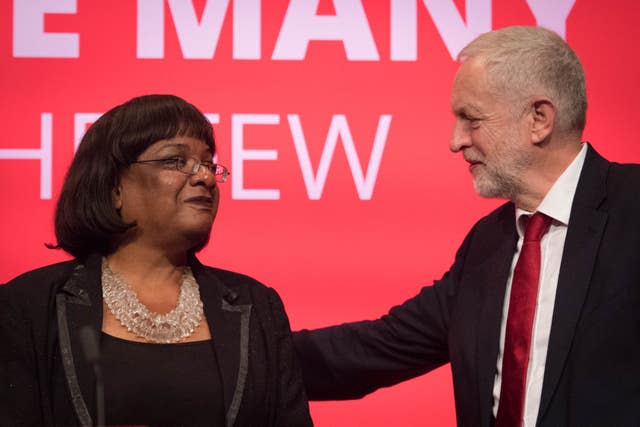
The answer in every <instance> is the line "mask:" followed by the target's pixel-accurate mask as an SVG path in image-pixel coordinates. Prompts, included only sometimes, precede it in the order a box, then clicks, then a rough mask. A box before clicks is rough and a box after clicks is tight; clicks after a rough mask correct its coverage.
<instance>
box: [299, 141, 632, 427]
mask: <svg viewBox="0 0 640 427" xmlns="http://www.w3.org/2000/svg"><path fill="white" fill-rule="evenodd" d="M514 209H515V208H514V205H513V204H512V203H506V204H505V205H503V206H501V207H499V208H498V209H496V210H495V211H494V212H492V213H491V214H489V215H488V216H486V217H484V218H482V219H481V220H480V221H479V222H478V223H477V224H476V225H475V226H474V227H473V229H472V230H471V231H470V232H469V234H468V235H467V237H466V238H465V240H464V242H463V243H462V246H461V247H460V249H459V250H458V253H457V255H456V258H455V262H454V264H453V266H452V267H451V270H450V271H449V272H447V273H446V274H445V275H444V277H442V279H440V280H438V281H436V282H435V283H434V285H433V286H428V287H425V288H423V289H422V290H421V291H420V293H419V294H418V295H417V296H415V297H413V298H411V299H409V300H408V301H406V302H404V303H403V304H402V305H399V306H396V307H394V308H392V309H391V310H390V312H389V313H388V314H387V315H385V316H383V317H382V318H380V319H378V320H374V321H364V322H356V323H350V324H345V325H341V326H335V327H331V328H325V329H319V330H315V331H301V332H299V333H295V334H294V345H295V347H296V350H297V352H298V353H299V356H300V358H301V362H302V365H303V376H304V380H305V385H306V388H307V394H308V396H309V398H310V399H319V400H329V399H351V398H358V397H361V396H364V395H365V394H367V393H370V392H372V391H374V390H376V389H377V388H379V387H385V386H390V385H392V384H395V383H398V382H400V381H403V380H405V379H408V378H411V377H415V376H417V375H421V374H423V373H425V372H428V371H430V370H432V369H434V368H436V367H438V366H441V365H443V364H445V363H447V362H450V363H451V370H452V373H453V384H454V392H455V402H456V415H457V420H458V425H460V426H485V427H486V426H490V425H492V423H493V414H492V405H493V396H492V388H493V383H494V378H495V372H496V361H497V357H498V351H499V350H498V347H499V339H500V321H501V317H502V306H503V302H504V294H505V288H506V283H507V277H508V274H509V268H510V265H511V261H512V258H513V254H514V251H515V248H516V243H517V233H516V229H515V219H514V218H515V214H514ZM428 422H429V414H425V423H428ZM433 425H438V422H437V420H435V421H434V422H433ZM537 425H538V426H605V425H607V426H612V425H615V426H638V425H640V167H639V166H638V165H621V164H616V163H610V162H608V161H606V160H605V159H603V158H602V157H601V156H600V155H598V154H597V153H596V152H595V151H594V150H593V149H592V148H591V147H589V148H588V151H587V156H586V160H585V163H584V167H583V169H582V173H581V176H580V180H579V184H578V187H577V190H576V194H575V198H574V201H573V206H572V210H571V217H570V222H569V227H568V231H567V237H566V242H565V247H564V253H563V259H562V263H561V268H560V275H559V279H558V288H557V292H556V300H555V306H554V312H553V320H552V326H551V334H550V337H549V347H548V353H547V360H546V367H545V373H544V380H543V388H542V396H541V403H540V409H539V413H538V419H537Z"/></svg>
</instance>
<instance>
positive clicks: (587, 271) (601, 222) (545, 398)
mask: <svg viewBox="0 0 640 427" xmlns="http://www.w3.org/2000/svg"><path fill="white" fill-rule="evenodd" d="M608 168H609V163H608V162H607V161H606V160H605V159H604V158H602V157H601V156H600V155H599V154H598V153H596V152H595V150H593V148H591V146H589V147H588V151H587V156H586V158H585V163H584V166H583V169H582V173H581V176H580V181H579V182H578V187H577V189H576V194H575V196H574V200H573V207H572V209H571V217H570V219H569V228H568V230H567V237H566V241H565V245H564V252H563V256H562V264H561V266H560V274H559V277H558V288H557V290H556V300H555V306H554V309H553V320H552V323H551V333H550V336H549V347H548V352H547V361H546V366H545V372H544V381H543V387H542V396H541V399H540V410H539V412H538V422H539V421H540V420H541V419H542V417H543V416H544V414H545V411H546V410H547V409H548V407H549V403H550V402H551V399H552V397H553V394H554V392H555V390H556V387H557V385H558V381H559V379H560V375H561V373H562V370H563V368H564V365H565V362H566V360H567V355H568V353H569V349H570V348H571V343H572V341H573V336H574V334H575V330H576V325H577V323H578V318H579V316H580V312H581V310H582V306H583V304H584V300H585V297H586V295H587V292H588V289H589V283H590V280H591V274H592V271H593V267H594V265H595V261H596V256H597V254H598V247H599V245H600V240H601V238H602V234H603V232H604V229H605V225H606V222H607V214H606V213H605V212H601V211H598V210H597V208H598V206H599V205H600V204H601V203H602V201H603V200H604V198H605V195H606V188H605V182H606V175H607V172H608Z"/></svg>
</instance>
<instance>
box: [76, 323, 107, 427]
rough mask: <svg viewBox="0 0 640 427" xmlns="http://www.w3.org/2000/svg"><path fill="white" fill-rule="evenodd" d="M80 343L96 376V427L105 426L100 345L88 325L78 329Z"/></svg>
mask: <svg viewBox="0 0 640 427" xmlns="http://www.w3.org/2000/svg"><path fill="white" fill-rule="evenodd" d="M80 342H81V343H82V351H83V352H84V357H85V359H87V362H89V363H90V364H91V367H92V368H93V373H94V374H95V376H96V426H97V427H102V426H104V425H105V418H104V416H105V414H104V382H103V380H102V367H101V366H100V344H99V343H98V336H97V334H96V331H95V330H94V329H93V328H92V327H91V326H89V325H85V326H83V327H82V328H81V329H80Z"/></svg>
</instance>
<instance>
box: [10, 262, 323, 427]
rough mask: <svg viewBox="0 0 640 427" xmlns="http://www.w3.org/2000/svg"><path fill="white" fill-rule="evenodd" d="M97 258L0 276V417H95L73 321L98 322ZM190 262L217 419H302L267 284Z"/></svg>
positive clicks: (233, 422) (280, 311) (297, 384)
mask: <svg viewBox="0 0 640 427" xmlns="http://www.w3.org/2000/svg"><path fill="white" fill-rule="evenodd" d="M100 263H101V257H100V256H91V257H89V258H88V259H87V260H86V262H83V263H81V262H79V261H70V262H64V263H60V264H56V265H52V266H48V267H44V268H41V269H38V270H34V271H31V272H28V273H26V274H24V275H22V276H20V277H18V278H16V279H14V280H12V281H11V282H9V283H8V284H6V285H4V286H0V343H1V347H0V426H16V425H29V426H52V425H82V426H87V425H92V424H93V423H95V389H94V387H95V377H94V374H93V371H92V369H91V366H90V365H89V364H88V363H87V362H86V361H85V357H84V356H83V354H82V348H81V342H80V336H79V331H80V329H81V328H82V327H83V326H84V325H90V326H91V327H93V328H94V329H95V330H96V331H100V330H101V327H102V291H101V289H102V288H101V282H100V273H101V269H100V266H101V264H100ZM191 268H192V270H193V274H194V276H195V278H196V280H197V282H198V284H199V285H200V294H201V298H202V301H203V304H204V311H205V315H206V317H207V322H208V324H209V329H210V330H211V334H212V337H213V340H212V343H213V346H214V349H215V352H216V357H217V360H218V365H219V374H220V378H221V379H222V382H223V384H222V385H223V395H224V407H225V410H226V421H227V423H226V425H227V426H247V425H251V426H256V425H260V426H262V425H264V426H308V425H311V424H312V423H311V418H310V416H309V409H308V404H307V400H306V397H305V393H304V390H303V386H302V379H301V375H300V370H299V366H298V365H297V361H296V360H295V358H294V352H293V348H292V343H291V333H290V329H289V322H288V319H287V316H286V314H285V311H284V307H283V306H282V301H281V300H280V298H279V297H278V295H277V293H276V292H275V291H274V290H273V289H270V288H267V287H265V286H264V285H262V284H260V283H259V282H257V281H255V280H253V279H251V278H250V277H247V276H243V275H240V274H237V273H232V272H229V271H224V270H219V269H215V268H210V267H205V266H203V265H202V264H200V263H199V262H198V261H197V260H196V259H195V258H193V259H192V262H191ZM107 409H108V408H107Z"/></svg>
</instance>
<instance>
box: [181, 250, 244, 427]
mask: <svg viewBox="0 0 640 427" xmlns="http://www.w3.org/2000/svg"><path fill="white" fill-rule="evenodd" d="M192 268H193V274H194V276H195V278H196V281H197V282H198V284H199V285H200V295H201V297H202V301H203V303H204V312H205V316H206V317H207V323H208V325H209V330H210V331H211V338H212V340H213V347H214V350H215V352H216V357H217V359H218V369H219V373H220V378H221V379H222V383H223V391H224V406H225V411H226V422H227V426H232V425H233V424H234V423H235V420H236V417H237V415H238V411H239V409H240V404H241V402H242V398H243V394H244V389H245V382H246V380H247V374H248V365H249V319H250V314H251V304H245V305H241V304H238V296H237V295H236V294H235V293H234V292H232V291H230V290H229V289H228V288H227V287H226V286H224V284H223V283H222V282H221V281H220V280H219V279H218V278H217V277H216V276H215V275H214V274H213V273H211V272H210V271H208V270H207V269H205V268H204V267H203V266H202V265H201V264H200V263H199V262H198V261H197V260H195V259H194V261H193V262H192Z"/></svg>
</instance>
